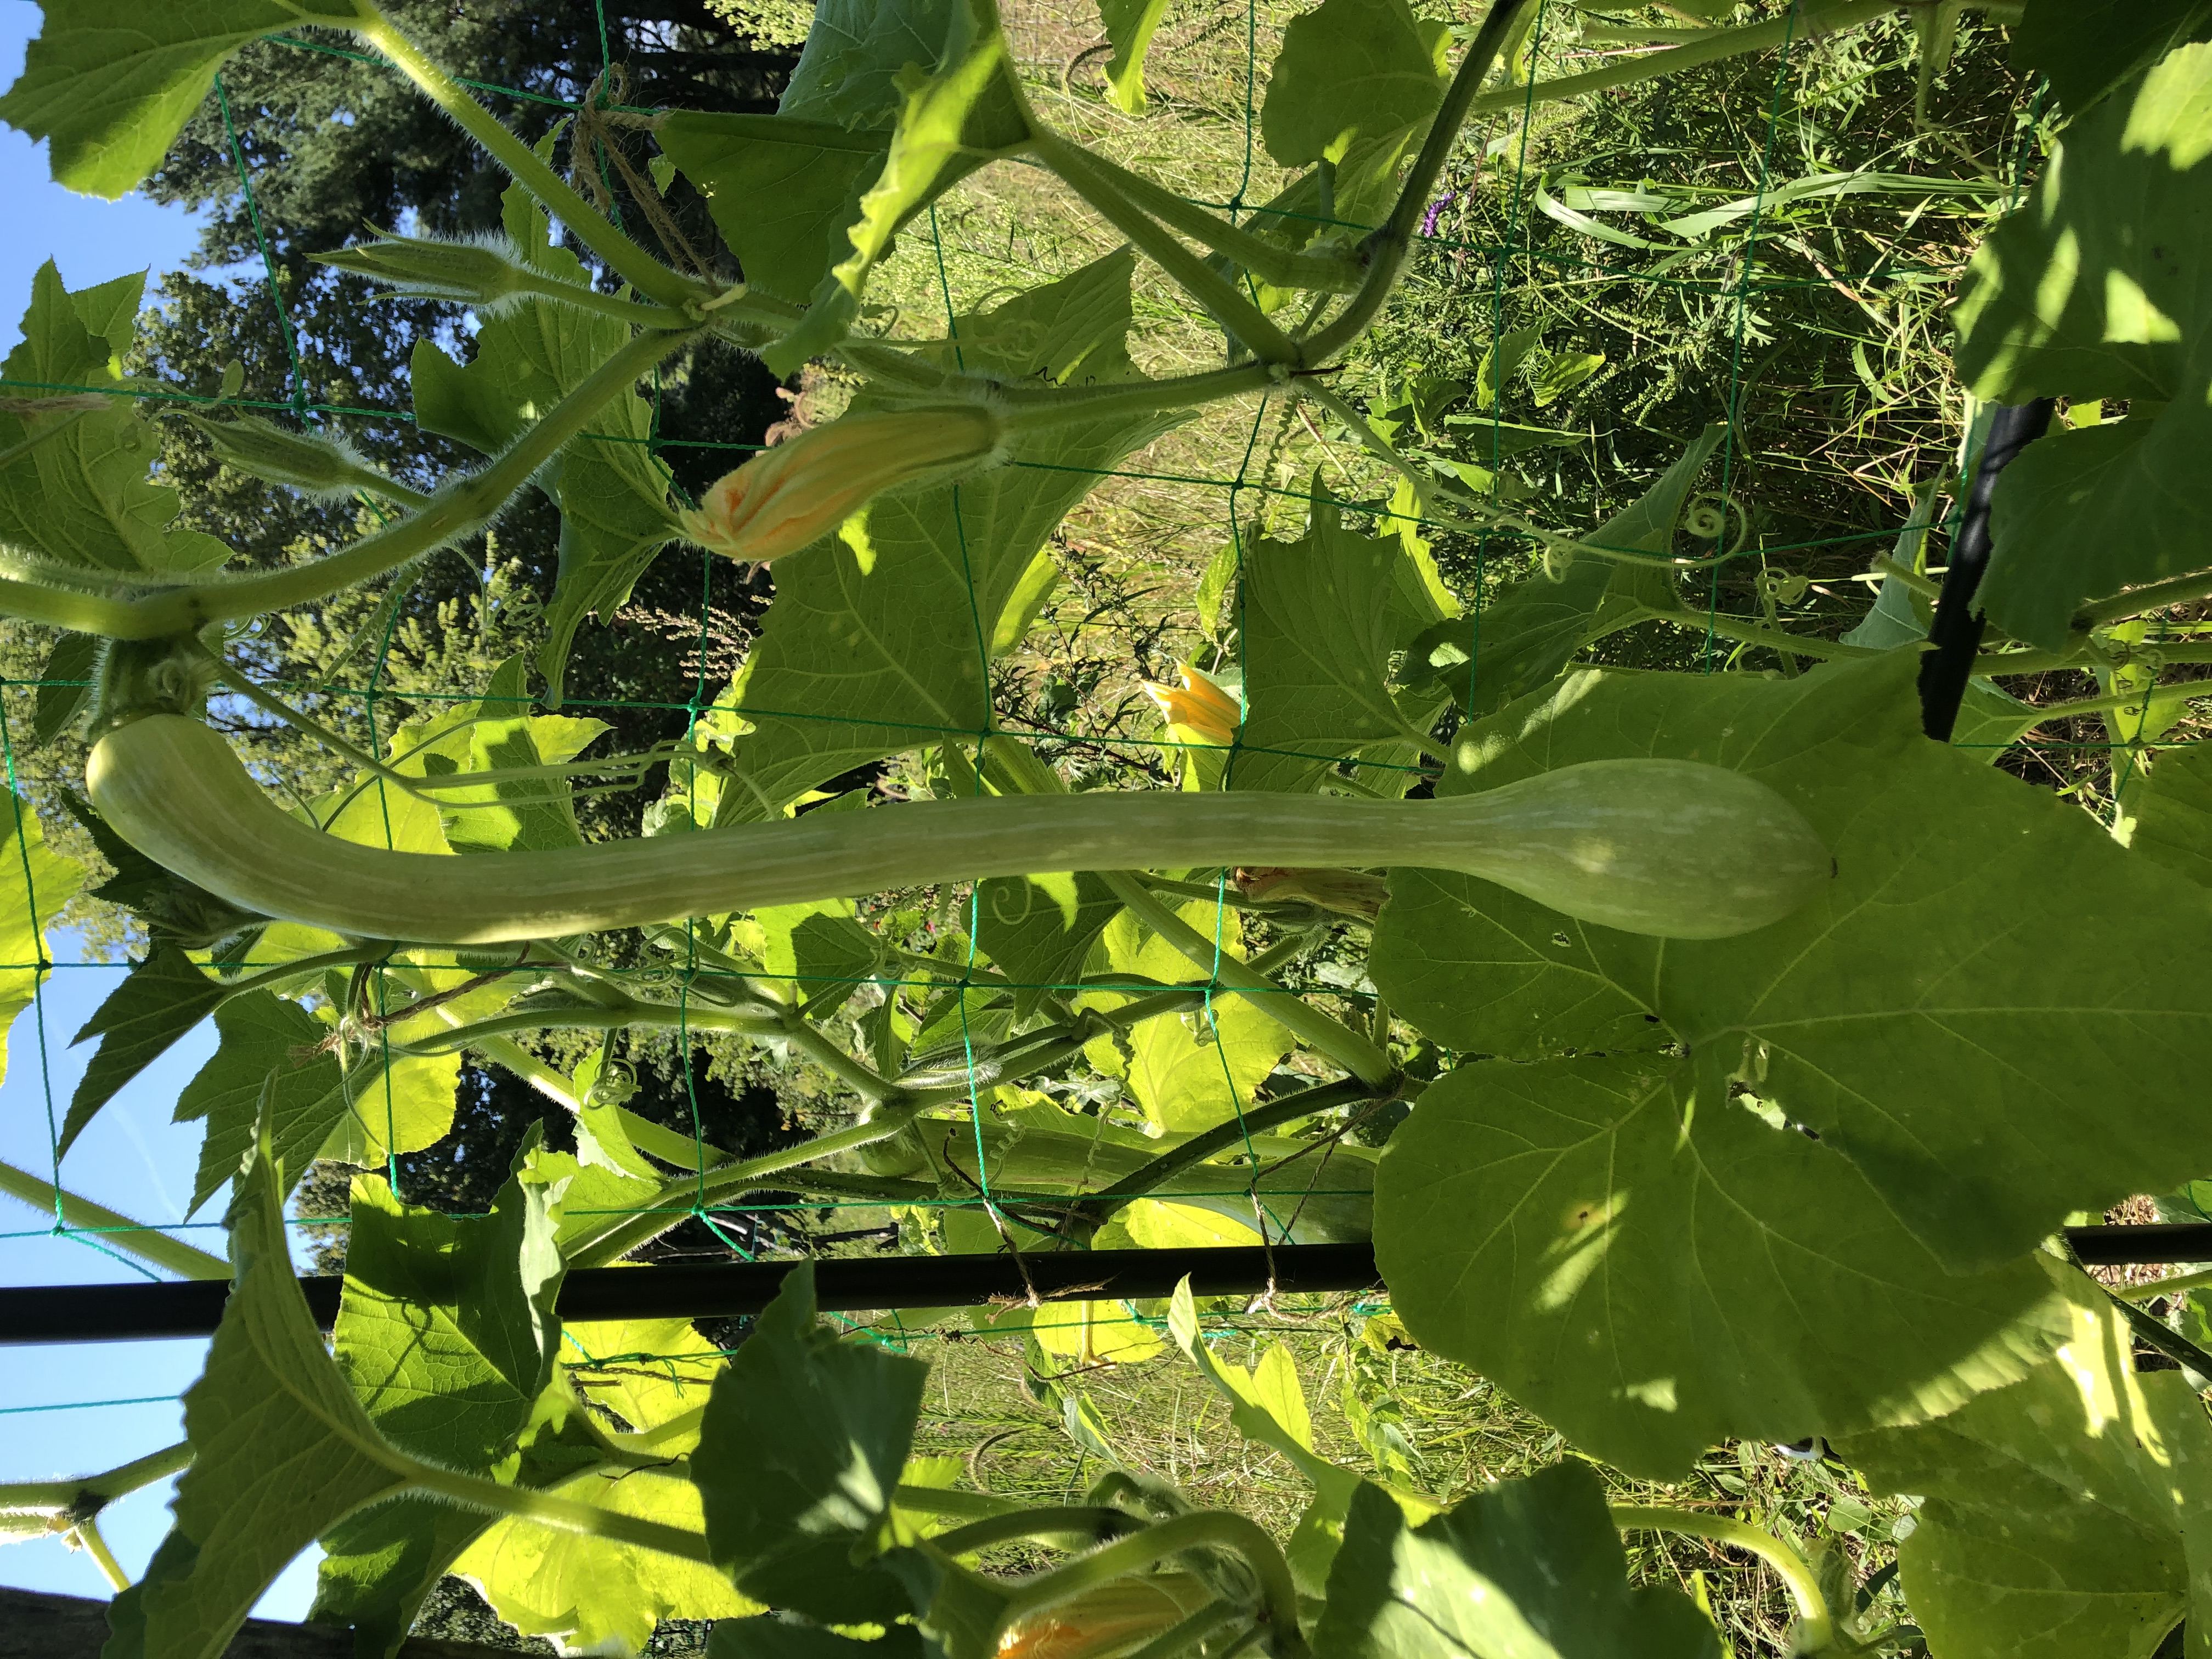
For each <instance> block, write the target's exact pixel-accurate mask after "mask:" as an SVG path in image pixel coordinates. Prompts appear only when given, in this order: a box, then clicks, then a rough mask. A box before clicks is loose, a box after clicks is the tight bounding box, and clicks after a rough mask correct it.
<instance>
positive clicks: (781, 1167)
mask: <svg viewBox="0 0 2212 1659" xmlns="http://www.w3.org/2000/svg"><path fill="white" fill-rule="evenodd" d="M920 1115H921V1107H920V1106H919V1105H914V1106H907V1107H903V1108H897V1109H892V1110H890V1111H886V1112H884V1113H883V1114H882V1115H880V1116H878V1117H875V1118H872V1119H870V1120H869V1121H867V1122H866V1123H856V1124H854V1125H853V1126H852V1127H850V1128H848V1129H836V1130H833V1131H831V1132H830V1133H828V1134H825V1135H817V1136H815V1137H814V1139H811V1140H807V1141H802V1142H801V1143H800V1144H799V1145H798V1146H787V1147H784V1148H783V1149H782V1150H781V1151H779V1152H763V1153H762V1154H761V1156H759V1157H758V1158H746V1159H744V1161H743V1162H741V1163H737V1164H717V1165H710V1166H709V1167H708V1169H707V1170H705V1172H704V1173H703V1174H702V1173H701V1172H700V1171H699V1170H698V1169H697V1166H696V1164H694V1165H693V1168H692V1173H690V1174H689V1175H684V1176H678V1177H677V1178H676V1179H675V1180H673V1181H671V1182H668V1183H667V1184H666V1185H665V1186H664V1187H663V1188H661V1189H660V1190H659V1192H657V1193H655V1194H653V1196H652V1198H650V1199H649V1200H647V1201H646V1203H645V1204H644V1205H642V1206H640V1208H641V1210H642V1211H645V1212H647V1213H641V1214H637V1215H625V1216H609V1217H607V1218H606V1220H605V1225H604V1226H603V1227H601V1228H600V1229H599V1231H597V1232H595V1233H587V1234H586V1235H584V1236H583V1237H580V1238H579V1239H577V1240H576V1241H575V1242H574V1243H572V1244H571V1245H570V1246H569V1247H568V1262H569V1265H570V1266H571V1267H603V1266H605V1264H606V1263H608V1262H610V1261H619V1260H620V1259H621V1258H622V1257H623V1256H624V1255H628V1254H629V1252H630V1251H632V1250H634V1249H637V1248H638V1246H639V1245H641V1244H643V1243H647V1242H648V1241H650V1240H652V1239H653V1238H655V1237H658V1236H659V1235H660V1234H661V1233H664V1232H665V1231H668V1229H669V1228H671V1227H672V1226H674V1225H676V1224H677V1223H678V1222H679V1221H681V1220H683V1219H684V1216H685V1215H687V1214H689V1213H690V1210H689V1207H688V1206H690V1204H692V1203H693V1202H694V1201H696V1200H700V1199H701V1198H702V1196H703V1197H713V1196H714V1195H716V1194H722V1193H726V1192H729V1191H731V1190H732V1189H734V1188H742V1187H744V1186H746V1185H748V1184H750V1183H752V1182H758V1181H760V1180H761V1179H762V1178H763V1177H764V1176H772V1175H780V1174H781V1173H782V1172H783V1171H785V1170H795V1169H798V1168H799V1166H800V1165H802V1164H811V1163H812V1162H813V1161H814V1160H815V1159H817V1158H828V1157H829V1155H830V1154H831V1153H833V1152H853V1151H855V1150H857V1149H858V1148H860V1147H862V1146H873V1145H875V1143H876V1142H878V1141H879V1140H889V1139H891V1137H892V1136H894V1135H898V1134H903V1133H905V1132H906V1131H907V1130H908V1128H909V1127H912V1126H913V1124H914V1122H915V1119H916V1118H918V1117H919V1116H920ZM625 1127H627V1126H625ZM685 1146H686V1148H687V1151H688V1150H689V1148H690V1142H688V1141H687V1142H686V1143H685ZM647 1150H648V1151H650V1150H651V1149H650V1148H647ZM654 1156H655V1157H659V1153H657V1152H656V1153H654ZM670 1161H671V1162H674V1163H678V1164H684V1163H690V1161H691V1160H690V1158H684V1159H671V1160H670ZM669 1206H681V1207H678V1208H676V1209H674V1210H673V1211H671V1210H670V1208H669ZM653 1212H659V1213H653Z"/></svg>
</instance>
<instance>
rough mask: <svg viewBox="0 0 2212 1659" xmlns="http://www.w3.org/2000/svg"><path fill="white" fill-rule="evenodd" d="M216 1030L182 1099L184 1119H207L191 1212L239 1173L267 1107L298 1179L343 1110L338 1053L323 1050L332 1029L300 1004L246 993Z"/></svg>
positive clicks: (283, 1159)
mask: <svg viewBox="0 0 2212 1659" xmlns="http://www.w3.org/2000/svg"><path fill="white" fill-rule="evenodd" d="M215 1029H216V1051H215V1053H214V1054H211V1055H210V1056H209V1058H208V1060H207V1063H206V1064H205V1065H204V1066H201V1067H200V1069H199V1070H198V1071H197V1072H196V1073H193V1074H192V1079H191V1082H189V1083H187V1084H185V1086H184V1089H183V1090H182V1091H181V1092H179V1095H178V1096H177V1109H176V1121H178V1122H179V1123H189V1122H191V1121H192V1120H193V1119H195V1118H205V1119H206V1120H207V1133H206V1135H205V1138H204V1139H203V1140H202V1141H201V1143H200V1164H199V1174H198V1176H197V1177H196V1178H195V1179H194V1181H193V1183H192V1201H191V1208H190V1209H188V1210H187V1211H186V1212H185V1213H186V1214H188V1215H189V1214H190V1213H191V1211H193V1210H197V1209H198V1208H199V1207H200V1206H201V1205H203V1204H204V1203H206V1202H207V1201H208V1200H209V1199H210V1198H212V1197H214V1196H215V1194H216V1190H217V1189H218V1188H221V1187H222V1183H223V1182H226V1181H228V1180H229V1179H230V1178H231V1177H232V1176H234V1175H236V1174H237V1173H238V1169H239V1165H240V1163H241V1162H242V1161H243V1160H244V1159H245V1157H246V1153H247V1152H248V1151H250V1150H251V1149H252V1146H253V1135H254V1124H255V1121H256V1120H257V1118H258V1115H259V1114H260V1113H261V1111H262V1109H263V1108H264V1104H265V1106H266V1108H267V1110H268V1114H269V1125H270V1128H269V1133H270V1145H271V1146H272V1147H273V1149H274V1151H275V1153H276V1162H277V1164H278V1166H279V1167H280V1168H282V1169H283V1170H284V1172H285V1178H286V1179H287V1180H288V1181H296V1180H297V1179H298V1178H299V1177H298V1175H297V1173H295V1172H297V1171H302V1170H306V1169H307V1165H308V1164H309V1163H311V1162H312V1161H313V1158H314V1156H315V1154H316V1153H317V1152H319V1151H320V1150H321V1149H322V1145H323V1143H324V1142H325V1140H328V1139H330V1137H331V1130H333V1129H335V1128H336V1127H337V1123H338V1119H339V1118H340V1117H341V1116H343V1115H344V1112H345V1100H344V1097H343V1095H342V1094H341V1093H340V1091H339V1080H340V1079H339V1071H338V1062H337V1056H336V1055H335V1054H328V1053H325V1052H323V1051H322V1043H323V1039H324V1038H325V1037H327V1036H329V1035H330V1029H329V1027H327V1026H325V1024H323V1023H322V1022H321V1021H320V1020H319V1019H317V1018H315V1017H314V1016H313V1014H311V1013H309V1012H307V1010H306V1009H304V1008H302V1007H301V1006H300V1005H299V1004H298V1003H296V1002H288V1001H286V1000H284V999H283V997H280V996H276V995H273V994H270V993H269V992H267V991H248V992H246V993H245V994H243V995H240V996H236V997H234V998H232V999H231V1000H229V1001H228V1002H226V1003H224V1004H223V1006H222V1007H220V1008H218V1009H216V1015H215ZM302 1055H305V1056H306V1058H305V1059H302V1058H301V1056H302Z"/></svg>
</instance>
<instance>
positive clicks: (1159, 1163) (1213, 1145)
mask: <svg viewBox="0 0 2212 1659" xmlns="http://www.w3.org/2000/svg"><path fill="white" fill-rule="evenodd" d="M1386 1097H1387V1096H1386V1095H1384V1094H1383V1093H1380V1092H1378V1091H1376V1090H1375V1089H1373V1088H1370V1086H1369V1085H1367V1084H1366V1083H1364V1082H1362V1081H1361V1080H1359V1079H1356V1078H1350V1079H1344V1080H1343V1081H1341V1082H1337V1083H1324V1084H1322V1085H1321V1086H1320V1087H1318V1088H1314V1089H1304V1090H1301V1091H1299V1092H1297V1094H1294V1095H1291V1096H1290V1097H1288V1098H1286V1099H1283V1100H1271V1101H1269V1102H1267V1104H1266V1105H1264V1106H1255V1107H1253V1108H1252V1109H1250V1110H1249V1111H1246V1112H1243V1113H1242V1114H1240V1115H1238V1116H1237V1117H1236V1118H1234V1119H1232V1120H1231V1121H1229V1122H1227V1123H1223V1124H1218V1125H1216V1126H1215V1127H1212V1128H1211V1129H1208V1130H1206V1131H1205V1132H1204V1133H1201V1134H1195V1135H1193V1136H1192V1137H1191V1138H1190V1139H1188V1140H1186V1141H1184V1142H1183V1143H1182V1146H1177V1147H1176V1148H1175V1149H1174V1150H1173V1151H1172V1152H1162V1153H1161V1154H1160V1155H1159V1156H1158V1158H1154V1159H1153V1160H1152V1162H1151V1163H1149V1164H1145V1165H1143V1166H1142V1167H1141V1168H1139V1169H1136V1170H1131V1171H1130V1172H1129V1173H1128V1174H1127V1175H1125V1176H1122V1177H1121V1179H1120V1180H1119V1181H1117V1182H1115V1183H1114V1184H1113V1185H1112V1186H1110V1187H1103V1188H1100V1189H1099V1190H1098V1191H1097V1192H1096V1193H1093V1194H1091V1195H1090V1196H1089V1197H1087V1198H1085V1199H1084V1200H1082V1204H1081V1207H1082V1208H1083V1209H1084V1210H1085V1212H1092V1213H1096V1214H1097V1215H1098V1216H1100V1217H1102V1218H1103V1217H1104V1216H1106V1215H1108V1214H1110V1213H1111V1212H1114V1211H1115V1210H1118V1209H1120V1208H1121V1206H1122V1204H1124V1203H1127V1202H1129V1201H1131V1200H1135V1199H1139V1198H1142V1197H1143V1196H1144V1195H1145V1194H1147V1193H1149V1192H1151V1191H1152V1189H1153V1188H1156V1187H1158V1185H1159V1184H1160V1183H1161V1182H1164V1181H1165V1180H1167V1179H1169V1178H1170V1176H1177V1175H1181V1174H1182V1172H1183V1171H1184V1170H1187V1169H1188V1168H1189V1167H1190V1166H1191V1165H1192V1164H1201V1163H1204V1162H1205V1161H1206V1159H1207V1158H1212V1157H1213V1156H1214V1155H1215V1154H1216V1153H1218V1152H1228V1151H1229V1150H1230V1149H1231V1147H1234V1146H1237V1145H1239V1144H1240V1143H1242V1142H1243V1139H1244V1138H1245V1137H1246V1136H1247V1135H1257V1134H1265V1133H1267V1131H1268V1130H1270V1129H1274V1128H1279V1127H1281V1126H1282V1125H1284V1124H1285V1123H1296V1122H1297V1121H1298V1120H1299V1119H1301V1118H1308V1117H1311V1116H1313V1115H1315V1114H1316V1112H1326V1111H1330V1110H1333V1109H1335V1108H1336V1107H1339V1106H1349V1105H1352V1104H1355V1103H1362V1102H1365V1101H1370V1100H1376V1099H1380V1098H1386Z"/></svg>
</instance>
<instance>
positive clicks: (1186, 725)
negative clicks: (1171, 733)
mask: <svg viewBox="0 0 2212 1659" xmlns="http://www.w3.org/2000/svg"><path fill="white" fill-rule="evenodd" d="M1145 691H1146V695H1147V696H1150V697H1151V698H1152V701H1153V702H1155V703H1157V704H1158V705H1159V710H1160V713H1161V714H1164V715H1165V716H1166V718H1167V722H1168V724H1169V725H1170V726H1182V728H1183V729H1184V730H1185V731H1187V732H1190V733H1191V735H1192V736H1193V737H1194V738H1197V739H1198V740H1199V741H1200V743H1207V744H1214V745H1216V746H1217V747H1223V748H1225V747H1226V746H1228V745H1229V744H1231V743H1233V742H1235V741H1236V738H1237V727H1238V726H1241V725H1243V720H1244V711H1243V708H1240V707H1239V706H1238V705H1237V699H1236V698H1234V697H1232V696H1230V695H1229V693H1228V692H1226V691H1225V690H1222V689H1221V688H1220V687H1219V686H1218V685H1216V684H1214V683H1213V682H1212V680H1210V679H1208V678H1206V676H1205V675H1203V674H1201V673H1200V672H1199V671H1198V670H1197V669H1196V668H1195V667H1194V666H1192V665H1190V664H1189V663H1185V664H1184V665H1182V687H1181V688H1180V689H1177V688H1176V687H1175V686H1171V685H1160V684H1155V683H1154V682H1152V681H1151V680H1147V681H1146V682H1145Z"/></svg>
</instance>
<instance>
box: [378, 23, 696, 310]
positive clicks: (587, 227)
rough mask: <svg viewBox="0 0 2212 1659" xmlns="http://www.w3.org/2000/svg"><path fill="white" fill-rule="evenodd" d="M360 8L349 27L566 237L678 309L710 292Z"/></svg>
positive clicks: (643, 290)
mask: <svg viewBox="0 0 2212 1659" xmlns="http://www.w3.org/2000/svg"><path fill="white" fill-rule="evenodd" d="M364 9H365V11H366V12H367V14H368V15H367V19H366V21H362V22H360V23H357V24H356V25H355V26H354V27H355V29H356V33H359V34H360V35H361V37H362V39H363V40H367V41H368V43H369V44H370V45H371V46H374V47H375V48H376V49H377V50H378V51H379V52H382V53H383V54H384V55H385V56H386V58H390V59H391V60H392V62H393V63H394V64H398V67H399V69H400V70H401V71H402V72H403V73H404V74H405V76H407V78H408V79H409V80H410V81H412V82H414V83H415V84H416V86H417V87H419V88H422V92H423V94H424V95H425V96H427V97H428V99H429V100H430V101H431V102H432V103H434V104H435V105H436V106H438V107H439V108H440V109H441V110H443V111H445V112H446V113H447V115H449V116H451V117H453V121H454V124H455V125H458V126H459V128H460V129H461V131H464V132H465V133H467V134H468V135H469V137H471V138H473V139H475V140H476V141H477V143H479V144H482V145H483V147H484V149H486V150H487V151H488V152H489V153H490V155H491V156H492V158H493V159H494V160H495V161H497V162H498V163H499V164H500V165H501V167H505V168H506V169H507V172H508V173H510V174H511V175H513V179H514V180H515V182H516V183H517V184H519V185H521V186H522V187H523V188H524V189H525V190H526V191H529V192H530V193H531V194H532V196H535V197H537V198H538V201H539V202H541V203H542V204H544V207H545V209H546V210H547V211H548V212H550V214H551V215H552V216H554V217H555V218H556V219H558V220H559V221H560V222H561V223H562V227H563V228H566V229H567V230H568V234H570V235H572V236H574V238H575V239H576V240H578V241H580V242H581V243H582V244H583V245H584V246H586V247H587V248H589V249H591V251H592V252H593V253H594V254H596V255H597V256H598V257H599V261H600V263H601V264H605V266H606V267H607V269H608V270H611V271H613V272H614V273H615V275H617V276H619V277H621V278H622V279H623V281H624V282H626V283H629V285H630V286H631V287H632V288H634V289H636V290H637V291H638V292H639V293H640V294H644V295H650V296H651V297H653V299H655V300H658V301H660V302H661V303H662V304H664V305H668V306H673V307H677V308H678V309H679V310H681V309H683V308H684V307H689V306H692V305H696V304H699V303H702V302H703V301H708V300H711V299H713V298H714V289H712V288H711V287H709V286H708V284H706V283H699V282H695V281H693V280H692V279H690V277H687V276H679V275H678V273H677V272H675V271H673V270H670V269H669V268H668V267H667V266H666V265H664V264H661V263H660V262H659V260H658V259H655V258H653V256H652V255H651V254H649V253H647V252H646V251H645V250H644V249H643V248H641V247H640V246H638V245H637V244H636V243H635V242H633V241H632V240H630V239H629V237H627V236H625V235H623V234H622V232H620V231H619V230H617V229H616V228H614V226H612V225H611V224H610V223H608V222H607V219H606V216H605V214H603V213H601V212H600V211H599V210H598V209H597V208H595V207H593V206H592V204H590V203H589V202H587V201H586V200H585V199H584V198H583V197H581V196H580V195H579V194H577V192H576V190H575V188H574V186H573V185H570V184H569V183H568V180H567V179H563V178H562V177H561V175H560V174H559V173H556V172H554V171H553V169H552V168H551V167H550V166H548V165H547V164H546V163H545V162H544V161H540V160H539V159H538V155H537V154H536V153H535V152H534V151H533V150H532V149H531V148H530V146H529V145H527V144H526V143H523V142H522V140H521V139H520V138H518V137H515V136H514V135H513V133H511V132H509V131H507V128H506V127H505V126H503V125H501V123H500V121H499V119H498V118H497V117H495V116H494V115H493V114H492V112H490V111H489V110H487V109H486V108H484V106H483V105H481V104H479V103H477V100H475V99H474V98H471V96H470V95H469V94H468V92H467V90H466V89H465V88H463V87H461V86H460V85H459V84H458V83H457V82H454V81H453V78H452V77H451V76H447V73H446V72H445V71H444V70H441V69H440V68H439V67H438V66H437V65H436V64H434V63H432V62H431V61H430V60H429V59H428V58H426V57H424V56H423V55H422V52H420V51H418V50H417V49H416V46H415V43H414V42H413V41H412V40H409V39H408V38H407V37H406V36H405V35H404V34H403V33H400V32H399V30H398V27H395V26H394V25H393V23H392V20H391V19H390V18H388V17H386V16H385V15H383V14H382V13H381V12H380V11H378V10H377V9H376V8H375V7H374V5H368V4H365V5H364Z"/></svg>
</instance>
